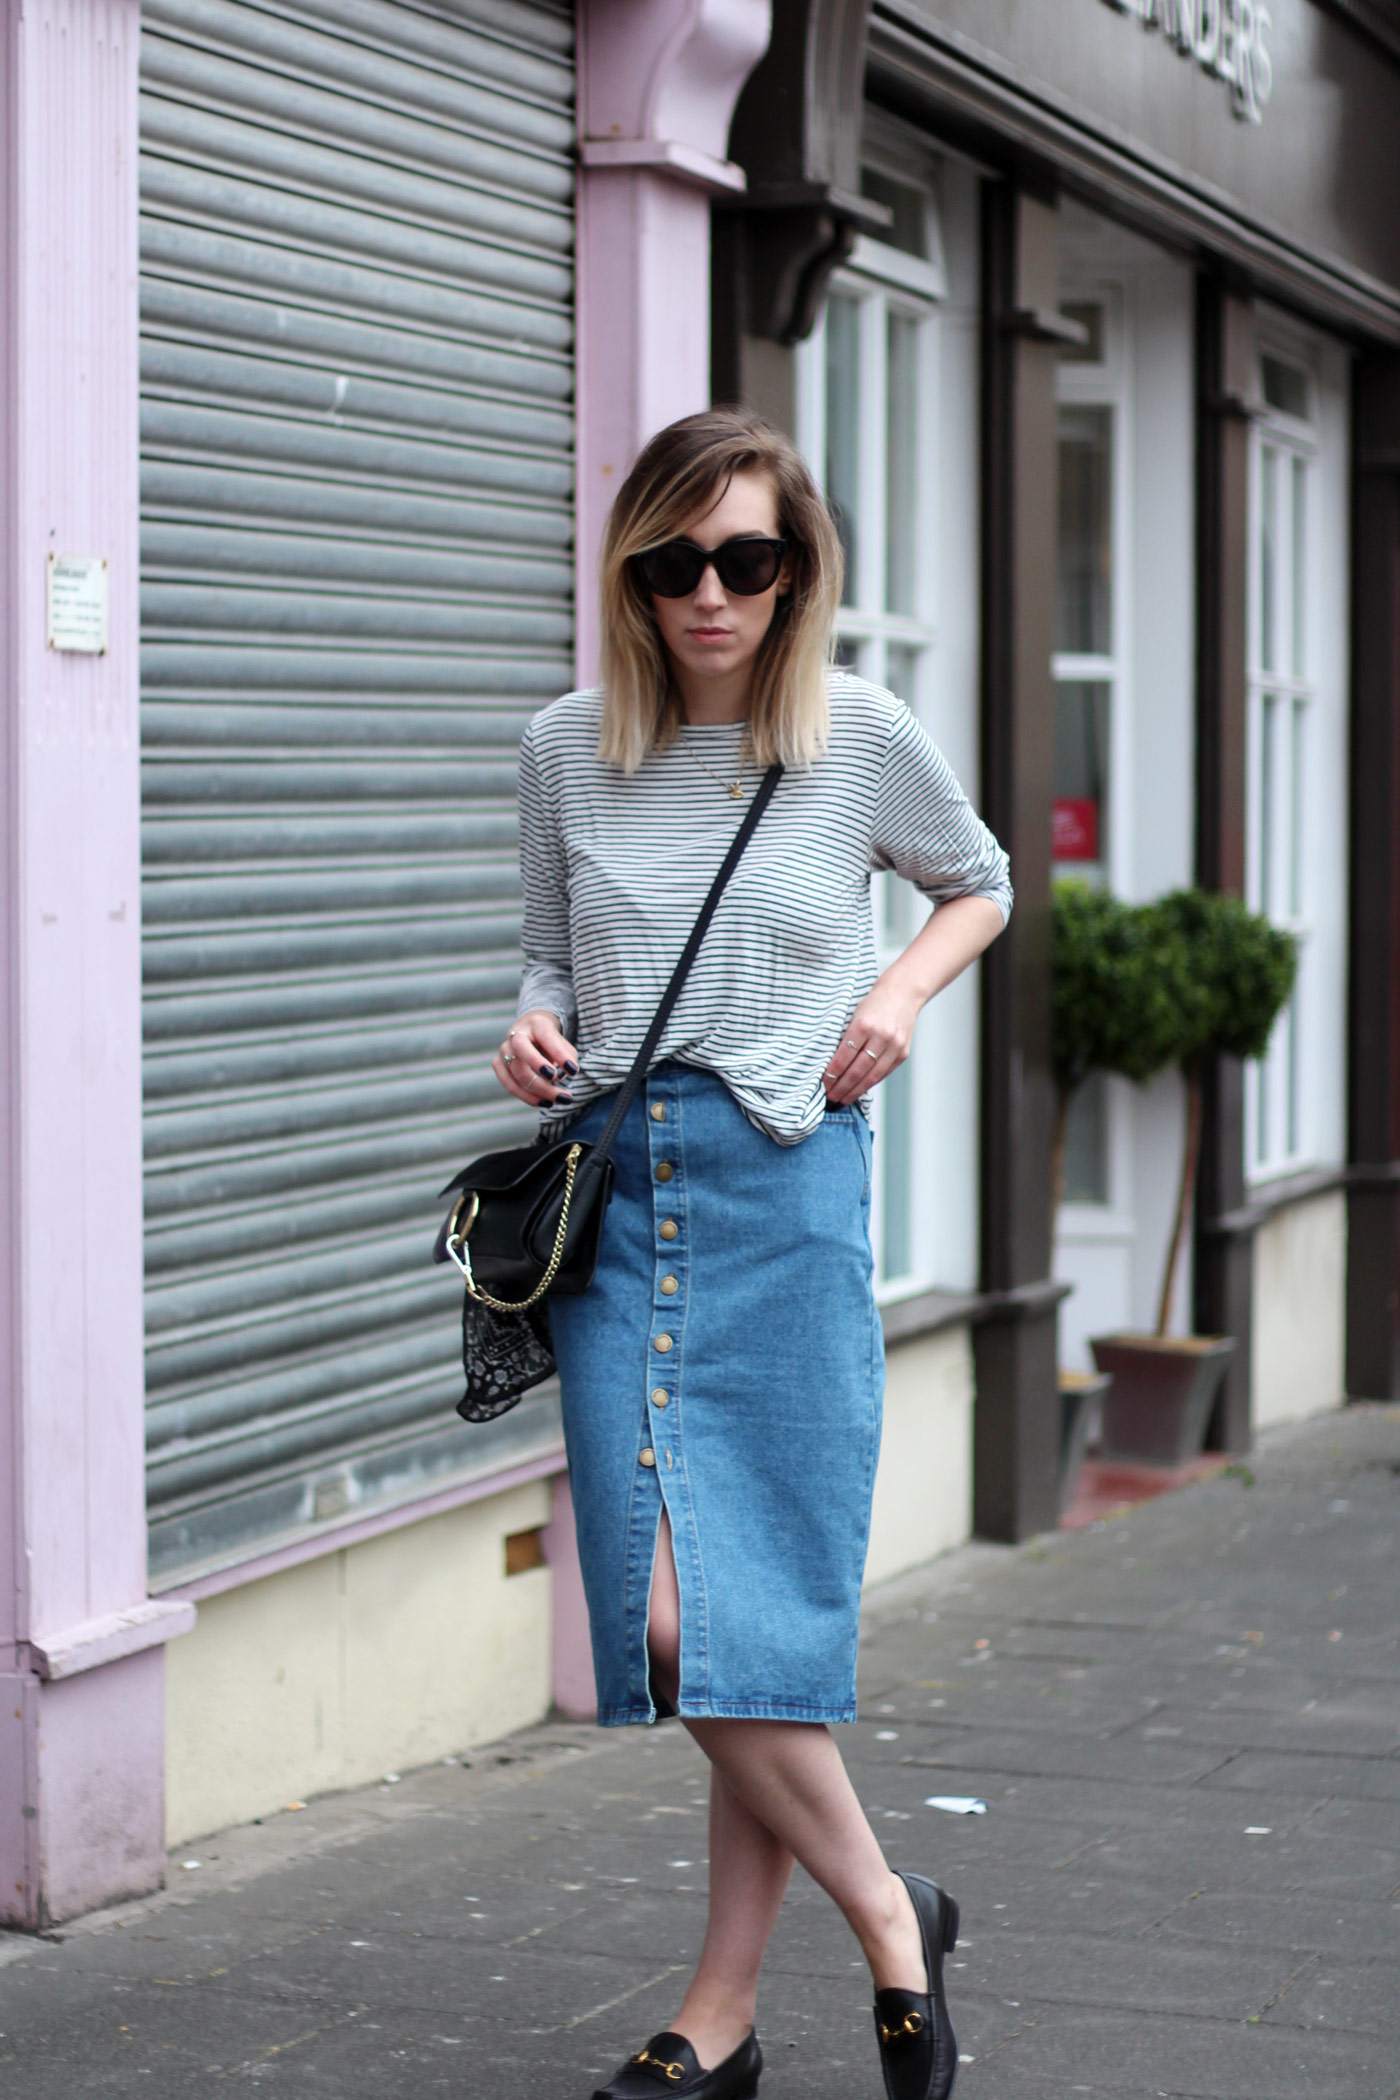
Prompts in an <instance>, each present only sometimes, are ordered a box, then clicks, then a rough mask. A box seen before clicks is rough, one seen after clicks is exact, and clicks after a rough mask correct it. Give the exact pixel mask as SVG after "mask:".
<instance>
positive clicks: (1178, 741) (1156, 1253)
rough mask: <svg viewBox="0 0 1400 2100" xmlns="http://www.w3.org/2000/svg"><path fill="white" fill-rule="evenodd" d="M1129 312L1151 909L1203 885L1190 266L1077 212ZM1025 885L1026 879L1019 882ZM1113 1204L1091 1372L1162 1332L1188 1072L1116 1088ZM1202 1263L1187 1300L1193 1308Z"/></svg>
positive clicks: (1134, 758)
mask: <svg viewBox="0 0 1400 2100" xmlns="http://www.w3.org/2000/svg"><path fill="white" fill-rule="evenodd" d="M1105 287H1107V288H1109V289H1110V291H1111V292H1114V291H1116V294H1117V297H1118V299H1119V301H1120V303H1121V313H1122V327H1123V354H1124V371H1123V378H1122V388H1121V393H1120V396H1119V399H1120V403H1121V409H1120V414H1121V422H1120V430H1121V433H1122V437H1123V442H1124V453H1123V458H1122V460H1121V462H1120V471H1121V473H1122V476H1123V481H1122V489H1121V497H1120V501H1121V512H1122V515H1121V519H1120V529H1119V532H1118V536H1117V539H1116V543H1115V550H1114V558H1115V563H1116V573H1117V576H1118V579H1119V582H1120V585H1121V591H1120V599H1119V608H1118V611H1119V618H1120V621H1121V625H1120V628H1119V636H1118V639H1119V647H1120V652H1121V658H1122V662H1123V666H1124V679H1123V688H1122V691H1121V694H1120V704H1119V707H1118V711H1117V716H1116V718H1115V721H1114V725H1113V736H1114V752H1113V756H1112V761H1111V786H1112V793H1113V797H1114V803H1115V809H1114V812H1113V814H1112V815H1111V817H1110V833H1111V844H1110V854H1109V859H1110V867H1111V879H1112V883H1113V887H1114V889H1115V891H1116V892H1117V893H1118V894H1119V895H1120V896H1124V897H1129V898H1133V899H1135V900H1146V899H1147V898H1150V897H1155V896H1160V895H1161V893H1162V892H1163V891H1164V890H1168V889H1173V888H1175V887H1177V886H1178V885H1179V884H1181V883H1186V882H1189V881H1190V880H1191V878H1192V872H1193V871H1192V827H1193V811H1194V804H1195V784H1194V783H1195V699H1194V692H1195V665H1194V652H1195V612H1194V606H1195V581H1194V559H1193V546H1194V531H1195V526H1194V489H1193V462H1194V409H1193V364H1192V356H1193V352H1192V332H1193V313H1194V293H1193V286H1192V274H1191V269H1190V266H1189V265H1188V264H1187V263H1186V262H1184V261H1183V260H1181V258H1179V257H1178V256H1175V255H1173V254H1170V253H1169V252H1167V251H1166V250H1165V249H1162V248H1159V247H1158V246H1156V245H1155V244H1154V243H1152V242H1150V241H1146V240H1143V239H1141V238H1140V237H1138V236H1137V235H1135V234H1132V233H1129V232H1128V231H1127V230H1126V229H1125V228H1123V227H1120V226H1116V225H1114V224H1113V223H1112V221H1110V220H1107V219H1104V218H1101V217H1100V216H1099V215H1098V214H1096V213H1094V212H1091V211H1089V210H1088V209H1087V208H1086V207H1084V206H1083V205H1081V204H1079V203H1078V202H1076V201H1074V200H1072V199H1071V200H1066V202H1065V203H1064V205H1063V207H1062V268H1061V281H1060V298H1061V300H1062V301H1064V300H1073V299H1083V298H1087V297H1092V296H1094V295H1095V293H1096V292H1098V291H1099V290H1100V289H1102V288H1105ZM1013 872H1014V871H1013ZM1110 1094H1111V1100H1112V1106H1111V1129H1112V1143H1111V1152H1112V1169H1111V1178H1112V1200H1111V1201H1110V1202H1109V1203H1108V1204H1106V1205H1102V1206H1099V1205H1089V1204H1080V1205H1067V1206H1065V1208H1064V1210H1063V1211H1062V1213H1061V1216H1060V1219H1059V1221H1058V1230H1057V1234H1056V1251H1055V1274H1056V1275H1057V1276H1058V1277H1059V1278H1061V1279H1062V1280H1064V1281H1067V1282H1070V1283H1072V1284H1073V1285H1074V1291H1073V1293H1072V1295H1071V1296H1070V1297H1069V1298H1068V1299H1067V1300H1066V1301H1065V1303H1064V1305H1063V1306H1062V1307H1061V1310H1060V1338H1061V1347H1060V1359H1061V1362H1062V1363H1063V1364H1065V1365H1066V1367H1068V1368H1072V1369H1076V1370H1091V1369H1092V1368H1093V1359H1092V1356H1091V1354H1090V1351H1089V1348H1088V1344H1087V1337H1088V1336H1089V1335H1091V1334H1097V1333H1102V1332H1104V1331H1105V1330H1108V1329H1112V1328H1121V1327H1127V1328H1151V1327H1152V1326H1154V1325H1155V1322H1156V1311H1157V1294H1158V1291H1159V1290H1160V1288H1161V1269H1162V1263H1163V1260H1164V1258H1165V1253H1166V1245H1167V1239H1168V1236H1169V1234H1170V1231H1171V1222H1172V1216H1173V1206H1174V1203H1175V1198H1176V1186H1177V1175H1178V1173H1179V1170H1180V1160H1181V1150H1180V1148H1181V1144H1182V1140H1183V1137H1184V1133H1185V1117H1184V1095H1183V1089H1182V1086H1181V1082H1180V1080H1179V1078H1178V1077H1177V1076H1176V1074H1175V1073H1164V1074H1162V1075H1161V1076H1160V1077H1159V1078H1158V1079H1156V1080H1155V1081H1153V1082H1152V1084H1151V1085H1149V1086H1147V1087H1145V1088H1137V1087H1133V1086H1131V1085H1130V1084H1129V1083H1128V1082H1127V1081H1126V1080H1118V1081H1114V1082H1113V1083H1112V1084H1111V1087H1110ZM1190 1290H1191V1278H1190V1260H1189V1254H1188V1257H1187V1259H1186V1260H1185V1261H1184V1262H1183V1265H1182V1274H1181V1276H1180V1279H1179V1282H1178V1288H1177V1294H1176V1299H1175V1305H1176V1317H1177V1321H1178V1324H1179V1325H1181V1326H1183V1327H1184V1326H1185V1324H1186V1322H1187V1309H1188V1307H1189V1305H1190Z"/></svg>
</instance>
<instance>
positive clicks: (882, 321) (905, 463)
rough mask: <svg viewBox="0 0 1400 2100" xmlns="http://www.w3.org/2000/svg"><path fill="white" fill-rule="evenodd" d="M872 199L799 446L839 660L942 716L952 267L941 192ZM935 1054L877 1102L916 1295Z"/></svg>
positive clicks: (896, 1238) (880, 1208)
mask: <svg viewBox="0 0 1400 2100" xmlns="http://www.w3.org/2000/svg"><path fill="white" fill-rule="evenodd" d="M862 188H863V191H864V193H865V195H867V196H869V197H872V198H874V199H875V200H877V201H878V202H880V203H883V204H886V205H888V206H889V207H890V209H891V212H892V224H891V226H890V228H889V230H888V232H887V234H886V235H885V237H884V238H882V239H881V240H870V239H862V240H861V241H859V242H858V243H857V246H856V250H855V253H854V254H853V256H852V258H851V260H850V263H849V264H848V265H847V266H846V267H845V268H844V269H843V270H842V271H841V272H840V273H839V274H838V275H837V277H836V278H835V279H834V280H833V284H832V288H831V291H830V292H829V294H828V297H827V301H826V305H825V309H824V312H823V314H822V317H821V319H820V320H819V321H818V324H817V327H816V328H815V330H814V331H813V334H812V337H811V338H810V340H809V341H808V342H807V343H805V344H803V345H802V346H801V348H800V350H799V353H798V388H799V413H798V431H797V436H798V442H799V444H800V445H801V447H802V450H803V451H804V453H805V454H806V456H807V458H808V459H809V460H811V461H812V462H813V464H814V465H815V466H817V467H818V468H819V469H820V472H821V476H822V479H823V484H824V492H825V495H826V498H827V501H828V503H829V504H830V506H831V508H832V511H833V514H834V516H835V518H836V523H837V528H838V530H839V532H840V535H841V543H842V546H843V548H844V549H845V554H846V581H845V590H844V595H843V603H842V610H841V615H840V619H839V622H838V633H837V659H838V661H839V662H841V663H843V664H845V665H846V666H848V667H849V668H850V669H852V670H854V671H856V672H857V673H858V674H859V675H860V676H861V677H863V678H868V679H870V680H871V681H872V682H873V683H874V684H877V685H882V686H885V687H887V688H888V689H889V690H890V691H892V692H894V693H896V694H897V695H898V696H899V697H900V698H901V699H902V700H904V701H905V702H906V703H907V704H908V705H909V706H910V707H912V708H913V709H914V711H915V713H916V714H918V715H919V716H920V717H921V719H927V720H929V726H930V729H931V731H932V732H933V733H934V734H935V735H936V734H937V726H936V724H935V723H934V721H933V720H932V719H931V707H932V701H933V693H934V686H935V680H936V675H937V648H938V631H937V567H936V557H935V545H934V540H935V513H934V504H935V497H936V492H937V488H938V481H939V475H938V459H937V384H938V330H939V326H940V321H939V299H940V297H941V294H942V289H943V281H942V262H941V245H940V240H939V231H938V220H937V210H936V202H935V197H934V194H933V190H932V188H931V186H930V185H929V184H928V183H927V182H925V183H923V184H919V183H916V182H913V181H910V180H907V179H906V178H905V176H904V175H902V174H900V173H898V172H896V171H891V170H889V169H881V168H869V169H867V170H866V172H865V175H864V177H863V181H862ZM871 883H872V904H873V916H874V926H875V940H876V957H877V962H878V965H879V967H880V968H881V969H884V968H885V967H886V966H887V965H888V964H889V963H890V962H892V961H893V960H894V958H895V957H896V956H897V955H899V954H900V953H901V952H902V951H903V950H904V949H905V948H906V947H907V946H908V945H909V942H910V941H911V940H912V939H913V937H914V935H915V934H916V933H917V931H918V929H919V927H920V925H922V923H923V921H924V918H925V917H926V915H927V905H926V904H925V903H924V901H923V900H922V899H921V898H920V897H919V896H918V894H917V892H916V891H915V890H914V889H913V887H912V886H911V885H910V884H909V883H907V882H905V881H903V880H902V879H901V878H900V877H898V876H896V875H894V874H891V873H886V872H876V873H875V874H873V875H872V877H871ZM929 1093H930V1089H929V1087H928V1086H927V1085H924V1084H921V1072H920V1051H919V1045H918V1042H917V1040H916V1044H915V1050H914V1054H913V1055H912V1056H911V1057H910V1058H909V1059H908V1060H906V1062H905V1063H904V1064H903V1065H901V1066H900V1067H899V1068H898V1070H896V1071H895V1072H893V1073H891V1075H890V1077H889V1078H888V1079H886V1080H884V1081H883V1082H882V1083H881V1085H880V1086H879V1087H877V1089H876V1091H875V1095H874V1098H873V1108H874V1115H875V1129H876V1133H877V1142H876V1148H875V1165H876V1179H875V1188H874V1200H873V1215H872V1226H873V1239H874V1245H875V1258H876V1275H877V1280H878V1282H879V1284H880V1285H881V1286H882V1288H887V1289H888V1290H889V1291H892V1292H899V1291H905V1290H908V1289H911V1288H915V1287H919V1286H923V1285H927V1284H930V1283H933V1282H934V1281H937V1280H943V1281H947V1280H948V1279H946V1278H944V1279H936V1278H935V1277H933V1276H932V1275H930V1274H927V1273H925V1269H926V1267H927V1264H926V1263H925V1262H924V1260H923V1258H922V1256H921V1252H920V1237H921V1234H920V1221H919V1205H918V1202H917V1200H916V1198H917V1191H918V1188H919V1186H920V1175H919V1171H918V1169H919V1162H920V1158H921V1153H922V1150H923V1149H924V1137H925V1133H924V1132H923V1130H922V1127H921V1124H922V1118H923V1116H924V1115H926V1114H930V1113H931V1114H937V1113H938V1104H937V1103H936V1101H935V1102H929V1105H928V1107H927V1108H926V1107H925V1103H926V1102H928V1097H929Z"/></svg>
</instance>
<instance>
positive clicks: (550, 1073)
mask: <svg viewBox="0 0 1400 2100" xmlns="http://www.w3.org/2000/svg"><path fill="white" fill-rule="evenodd" d="M536 1069H537V1071H538V1072H539V1075H540V1078H541V1079H553V1078H554V1076H555V1072H554V1067H553V1065H539V1066H537V1067H536Z"/></svg>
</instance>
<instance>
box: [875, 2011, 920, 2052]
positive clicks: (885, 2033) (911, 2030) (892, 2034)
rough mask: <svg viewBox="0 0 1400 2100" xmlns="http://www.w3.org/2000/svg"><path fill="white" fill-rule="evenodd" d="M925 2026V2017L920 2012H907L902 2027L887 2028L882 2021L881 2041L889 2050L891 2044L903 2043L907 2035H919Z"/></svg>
mask: <svg viewBox="0 0 1400 2100" xmlns="http://www.w3.org/2000/svg"><path fill="white" fill-rule="evenodd" d="M923 2024H924V2016H923V2014H922V2013H918V2012H907V2013H906V2014H905V2015H904V2024H903V2026H901V2027H886V2025H885V2023H884V2021H883V2020H882V2021H881V2022H880V2040H881V2041H882V2042H883V2043H884V2044H885V2046H886V2047H887V2048H888V2046H889V2044H890V2043H891V2042H902V2041H903V2040H904V2037H905V2035H907V2034H918V2033H919V2032H920V2031H921V2029H922V2027H923Z"/></svg>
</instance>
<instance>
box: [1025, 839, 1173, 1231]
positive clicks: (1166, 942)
mask: <svg viewBox="0 0 1400 2100" xmlns="http://www.w3.org/2000/svg"><path fill="white" fill-rule="evenodd" d="M1053 902H1054V927H1053V939H1054V960H1053V968H1052V972H1051V1006H1050V1061H1051V1067H1052V1070H1053V1073H1054V1078H1055V1090H1056V1115H1055V1143H1054V1155H1053V1180H1052V1183H1051V1186H1052V1187H1053V1189H1054V1191H1055V1200H1056V1202H1057V1203H1058V1202H1059V1200H1060V1198H1061V1195H1062V1194H1063V1189H1064V1155H1065V1128H1066V1125H1067V1123H1068V1120H1069V1110H1070V1103H1071V1102H1072V1101H1073V1099H1074V1096H1075V1093H1076V1092H1077V1091H1078V1089H1079V1087H1080V1086H1082V1085H1083V1083H1084V1081H1085V1080H1086V1079H1087V1078H1088V1076H1089V1074H1090V1073H1091V1072H1114V1073H1117V1074H1118V1075H1119V1076H1120V1077H1121V1078H1123V1079H1131V1080H1132V1081H1133V1082H1134V1084H1135V1085H1138V1086H1142V1085H1144V1084H1145V1083H1146V1082H1147V1081H1148V1080H1149V1079H1153V1078H1155V1077H1156V1075H1157V1073H1158V1072H1161V1071H1164V1070H1165V1069H1166V1067H1167V1066H1168V1065H1171V1064H1176V1063H1178V1062H1179V1061H1180V1059H1181V1057H1182V1055H1183V1053H1184V1052H1185V1050H1186V1047H1187V1045H1188V1043H1189V1042H1191V1041H1192V1040H1194V1037H1195V1035H1196V1034H1197V1033H1199V1031H1200V1029H1201V1027H1202V1026H1203V1023H1204V1001H1203V997H1202V993H1201V989H1200V987H1199V985H1198V983H1197V981H1196V978H1195V976H1194V974H1193V971H1192V967H1191V955H1190V948H1189V945H1188V943H1187V942H1185V941H1184V940H1181V939H1176V940H1172V939H1168V938H1167V937H1166V929H1165V928H1164V927H1162V926H1159V925H1158V924H1157V923H1156V922H1155V921H1154V920H1153V919H1152V918H1150V916H1149V915H1148V912H1147V910H1146V909H1145V908H1144V907H1143V906H1141V905H1137V904H1125V903H1124V902H1123V900H1122V899H1121V898H1120V897H1114V896H1111V895H1110V894H1109V892H1108V891H1107V890H1099V889H1093V888H1091V887H1090V885H1089V884H1088V883H1086V882H1079V881H1075V880H1072V879H1066V880H1063V881H1060V882H1057V883H1056V884H1055V887H1054V892H1053Z"/></svg>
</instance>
